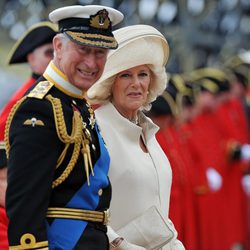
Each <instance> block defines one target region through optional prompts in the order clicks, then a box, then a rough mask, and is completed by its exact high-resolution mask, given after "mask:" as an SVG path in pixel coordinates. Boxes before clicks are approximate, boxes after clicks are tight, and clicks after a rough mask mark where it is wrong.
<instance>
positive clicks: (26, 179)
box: [5, 5, 123, 250]
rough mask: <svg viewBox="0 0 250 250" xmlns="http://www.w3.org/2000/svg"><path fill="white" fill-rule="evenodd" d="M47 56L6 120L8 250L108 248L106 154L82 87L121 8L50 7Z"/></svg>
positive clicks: (110, 43)
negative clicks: (53, 27)
mask: <svg viewBox="0 0 250 250" xmlns="http://www.w3.org/2000/svg"><path fill="white" fill-rule="evenodd" d="M49 18H50V20H51V21H52V22H53V23H58V25H59V33H58V34H57V35H56V36H55V37H54V38H53V48H54V58H53V60H52V61H51V62H50V63H49V65H48V67H47V68H46V70H45V72H44V73H43V76H42V77H41V78H39V79H38V81H37V83H35V85H34V87H33V88H31V89H29V91H28V92H27V94H26V95H25V96H24V97H23V98H22V99H20V100H19V101H18V102H17V103H16V105H15V106H14V107H13V109H12V110H11V112H10V115H9V118H8V120H7V122H6V133H5V144H6V153H7V159H8V162H7V166H8V186H7V191H6V211H7V215H8V218H9V225H8V240H9V244H10V249H38V248H39V249H52V250H53V249H54V250H55V249H89V250H101V249H103V250H104V249H105V250H107V249H109V242H108V238H107V234H106V231H107V226H106V224H107V221H108V208H109V205H110V199H111V184H110V182H109V179H108V176H107V173H108V170H109V154H108V152H107V150H106V148H105V147H104V144H103V140H102V138H101V137H100V134H99V131H98V129H97V125H96V121H95V116H94V112H93V109H92V108H91V106H90V105H89V104H88V103H87V101H86V99H85V98H84V97H85V94H86V91H87V89H88V88H89V87H90V86H91V85H92V84H93V83H94V82H95V81H97V80H98V79H99V78H100V76H101V75H102V73H103V69H104V65H105V63H106V59H107V54H108V50H109V49H116V48H117V47H118V43H117V41H116V39H115V38H114V36H113V33H112V28H113V26H114V25H116V24H118V23H119V22H121V21H122V19H123V14H122V13H121V12H119V11H117V10H115V9H113V8H109V7H106V6H101V5H86V6H81V5H73V6H66V7H62V8H59V9H56V10H54V11H52V12H51V13H50V14H49Z"/></svg>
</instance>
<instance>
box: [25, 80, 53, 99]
mask: <svg viewBox="0 0 250 250" xmlns="http://www.w3.org/2000/svg"><path fill="white" fill-rule="evenodd" d="M53 86H54V84H53V83H52V82H49V81H41V82H39V83H38V84H37V85H36V86H35V87H34V89H32V90H31V91H30V93H29V94H28V95H27V97H30V98H37V99H43V98H44V96H45V95H46V94H47V93H48V92H49V90H50V89H51V88H52V87H53Z"/></svg>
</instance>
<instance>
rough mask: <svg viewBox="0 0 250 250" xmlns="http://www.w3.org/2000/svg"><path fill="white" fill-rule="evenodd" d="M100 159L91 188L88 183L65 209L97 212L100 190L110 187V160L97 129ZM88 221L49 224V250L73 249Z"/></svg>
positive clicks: (63, 220) (56, 221)
mask: <svg viewBox="0 0 250 250" xmlns="http://www.w3.org/2000/svg"><path fill="white" fill-rule="evenodd" d="M96 131H97V134H98V139H99V144H100V158H99V159H98V161H97V162H96V164H95V165H94V173H95V175H94V176H92V175H90V186H88V184H87V182H86V183H84V185H83V186H82V187H81V188H80V189H79V190H78V192H77V193H76V194H75V195H74V196H73V197H72V199H71V200H70V201H69V202H68V204H67V205H66V206H65V207H69V208H80V209H87V210H95V209H96V207H97V206H98V203H99V195H98V190H99V189H101V188H102V189H103V188H105V187H107V186H108V185H109V181H108V178H107V175H108V170H109V163H110V158H109V154H108V151H107V149H106V147H105V145H104V142H103V139H102V137H101V135H100V134H99V132H98V130H97V128H96ZM87 223H88V222H86V221H82V220H73V219H55V220H54V221H53V223H52V224H51V225H49V224H48V223H47V234H48V240H49V249H51V250H52V249H65V250H69V249H73V248H74V247H75V245H76V244H77V242H78V240H79V238H80V237H81V235H82V234H83V231H84V230H85V228H86V226H87Z"/></svg>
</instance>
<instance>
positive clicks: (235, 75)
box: [148, 55, 250, 250]
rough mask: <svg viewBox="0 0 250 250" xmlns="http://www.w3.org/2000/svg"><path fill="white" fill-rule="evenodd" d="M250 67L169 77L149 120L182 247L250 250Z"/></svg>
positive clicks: (242, 63) (236, 61)
mask: <svg viewBox="0 0 250 250" xmlns="http://www.w3.org/2000/svg"><path fill="white" fill-rule="evenodd" d="M249 66H250V65H249V62H248V61H246V60H245V59H244V58H243V57H242V56H241V55H239V56H236V57H235V58H233V59H232V60H230V63H227V64H225V65H224V66H221V67H206V68H201V69H195V70H194V71H192V72H189V73H185V74H172V75H170V79H169V84H168V86H167V88H166V89H165V91H164V93H163V94H162V95H161V96H160V97H158V99H157V100H156V101H155V102H153V103H152V108H151V110H150V111H149V113H148V115H149V116H150V117H151V118H152V119H153V121H154V122H155V123H156V124H158V126H159V127H160V128H161V129H160V131H159V132H158V134H157V139H158V141H159V143H160V144H161V146H162V148H163V149H164V151H165V153H166V155H167V157H168V159H169V161H170V163H171V167H172V170H173V184H172V189H171V196H170V215H169V216H170V218H171V219H172V220H173V222H174V224H175V226H176V229H177V231H178V233H179V239H180V240H181V241H182V242H183V243H184V245H185V246H186V248H187V249H197V250H198V249H213V250H216V249H218V250H219V249H225V250H226V249H228V250H229V249H250V245H249V243H250V242H249V239H250V206H249V205H250V165H249V163H250V162H249V159H250V158H249V156H250V154H249V153H250V151H249V149H250V147H249V121H250V120H249V85H248V83H249V78H248V72H249V69H250V68H249Z"/></svg>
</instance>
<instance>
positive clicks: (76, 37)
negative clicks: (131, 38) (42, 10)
mask: <svg viewBox="0 0 250 250" xmlns="http://www.w3.org/2000/svg"><path fill="white" fill-rule="evenodd" d="M65 33H66V34H67V35H68V36H69V37H70V38H72V40H73V41H75V42H77V43H80V44H88V45H95V46H100V47H108V48H117V46H118V44H117V42H116V40H115V38H114V37H107V36H103V35H97V34H91V33H84V34H83V33H79V32H73V31H67V32H65ZM88 38H90V39H91V38H92V39H101V40H104V41H91V40H88ZM106 41H107V42H106ZM109 41H110V42H109Z"/></svg>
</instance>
